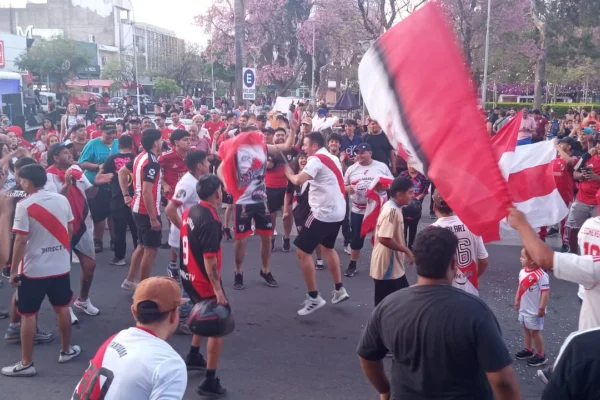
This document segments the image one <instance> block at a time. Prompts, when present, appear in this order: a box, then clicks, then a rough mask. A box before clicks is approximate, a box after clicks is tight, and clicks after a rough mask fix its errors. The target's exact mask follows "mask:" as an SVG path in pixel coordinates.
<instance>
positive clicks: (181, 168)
mask: <svg viewBox="0 0 600 400" xmlns="http://www.w3.org/2000/svg"><path fill="white" fill-rule="evenodd" d="M158 163H159V164H160V167H161V168H162V171H163V176H164V180H165V182H166V183H167V184H168V185H169V186H171V190H175V186H176V185H177V182H179V180H180V179H181V177H182V176H183V175H184V174H185V173H186V172H188V171H189V170H188V167H187V166H186V165H185V161H184V158H183V157H181V156H180V155H179V154H178V153H177V152H176V151H175V150H171V151H167V152H166V153H163V154H162V155H161V156H160V157H158ZM165 197H166V198H167V199H169V200H171V197H173V193H171V192H168V193H166V194H165Z"/></svg>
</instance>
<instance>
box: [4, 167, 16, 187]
mask: <svg viewBox="0 0 600 400" xmlns="http://www.w3.org/2000/svg"><path fill="white" fill-rule="evenodd" d="M16 184H17V179H16V178H15V174H13V173H12V171H11V170H8V173H7V174H6V182H5V183H4V188H3V189H4V190H9V189H10V188H11V187H13V186H15V185H16Z"/></svg>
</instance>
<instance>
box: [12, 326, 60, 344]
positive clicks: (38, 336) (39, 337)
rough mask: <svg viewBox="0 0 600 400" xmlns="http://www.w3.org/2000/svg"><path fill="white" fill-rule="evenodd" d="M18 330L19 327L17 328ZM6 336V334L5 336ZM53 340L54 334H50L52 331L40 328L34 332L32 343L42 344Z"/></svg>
mask: <svg viewBox="0 0 600 400" xmlns="http://www.w3.org/2000/svg"><path fill="white" fill-rule="evenodd" d="M19 331H20V329H19ZM5 338H6V336H5ZM53 340H54V335H53V334H52V332H44V331H41V330H39V329H38V330H37V332H36V333H35V337H34V338H33V343H35V344H44V343H48V342H51V341H53Z"/></svg>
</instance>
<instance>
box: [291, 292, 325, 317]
mask: <svg viewBox="0 0 600 400" xmlns="http://www.w3.org/2000/svg"><path fill="white" fill-rule="evenodd" d="M325 304H327V302H326V301H325V299H323V298H322V297H321V295H317V297H316V298H315V299H313V298H312V297H310V296H309V295H308V294H307V295H306V299H305V300H304V301H303V302H302V308H301V309H299V310H298V315H308V314H312V313H314V312H315V311H317V310H318V309H319V308H321V307H323V306H324V305H325Z"/></svg>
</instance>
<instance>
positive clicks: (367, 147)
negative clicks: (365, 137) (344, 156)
mask: <svg viewBox="0 0 600 400" xmlns="http://www.w3.org/2000/svg"><path fill="white" fill-rule="evenodd" d="M361 151H373V150H371V146H370V145H369V143H364V142H363V143H360V144H359V145H358V146H356V148H355V149H354V152H355V153H359V152H361Z"/></svg>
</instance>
